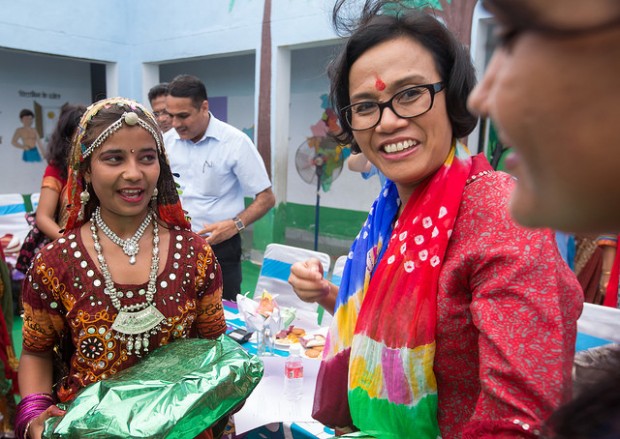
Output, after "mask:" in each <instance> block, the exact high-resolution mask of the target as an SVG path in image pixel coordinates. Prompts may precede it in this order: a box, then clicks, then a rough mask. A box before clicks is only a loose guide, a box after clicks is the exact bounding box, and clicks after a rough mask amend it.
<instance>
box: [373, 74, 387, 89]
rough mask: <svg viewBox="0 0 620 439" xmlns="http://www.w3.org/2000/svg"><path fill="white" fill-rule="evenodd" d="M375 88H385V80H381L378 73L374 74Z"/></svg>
mask: <svg viewBox="0 0 620 439" xmlns="http://www.w3.org/2000/svg"><path fill="white" fill-rule="evenodd" d="M375 88H376V89H377V91H383V90H385V82H383V80H382V79H381V77H380V76H379V75H376V77H375Z"/></svg>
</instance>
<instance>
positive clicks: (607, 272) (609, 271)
mask: <svg viewBox="0 0 620 439" xmlns="http://www.w3.org/2000/svg"><path fill="white" fill-rule="evenodd" d="M603 274H606V275H608V276H609V275H610V274H611V270H608V271H603Z"/></svg>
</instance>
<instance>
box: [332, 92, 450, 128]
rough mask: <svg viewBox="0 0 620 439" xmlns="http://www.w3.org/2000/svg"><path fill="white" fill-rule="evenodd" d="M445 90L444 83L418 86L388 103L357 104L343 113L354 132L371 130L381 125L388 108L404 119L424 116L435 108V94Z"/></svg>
mask: <svg viewBox="0 0 620 439" xmlns="http://www.w3.org/2000/svg"><path fill="white" fill-rule="evenodd" d="M443 89H444V85H443V82H436V83H434V84H423V85H416V86H415V87H410V88H408V89H405V90H403V91H399V92H398V93H396V94H395V95H394V96H392V98H391V99H390V100H388V101H386V102H372V101H364V102H357V103H355V104H351V105H348V106H346V107H344V108H343V109H342V110H341V112H342V114H343V115H344V117H345V119H346V120H347V122H348V124H349V127H350V128H351V129H352V130H353V131H363V130H369V129H371V128H374V127H376V126H377V125H379V122H381V117H382V116H383V110H384V109H386V108H389V109H390V110H392V111H393V112H394V114H396V115H397V116H398V117H402V118H404V119H411V118H412V117H417V116H421V115H423V114H424V113H426V112H427V111H429V110H430V109H431V108H433V102H434V101H435V94H436V93H439V92H440V91H441V90H443Z"/></svg>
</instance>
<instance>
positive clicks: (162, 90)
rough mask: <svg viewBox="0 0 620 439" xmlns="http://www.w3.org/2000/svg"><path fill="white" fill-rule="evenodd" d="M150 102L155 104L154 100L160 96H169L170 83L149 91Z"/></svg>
mask: <svg viewBox="0 0 620 439" xmlns="http://www.w3.org/2000/svg"><path fill="white" fill-rule="evenodd" d="M148 96H149V102H150V103H151V105H152V104H153V100H154V99H156V98H158V97H160V96H168V83H167V82H162V83H161V84H157V85H154V86H153V87H151V89H150V90H149V95H148Z"/></svg>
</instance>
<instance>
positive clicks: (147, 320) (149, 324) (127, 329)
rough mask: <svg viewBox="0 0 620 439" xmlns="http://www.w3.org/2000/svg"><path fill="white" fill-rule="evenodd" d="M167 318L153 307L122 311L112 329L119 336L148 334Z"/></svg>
mask: <svg viewBox="0 0 620 439" xmlns="http://www.w3.org/2000/svg"><path fill="white" fill-rule="evenodd" d="M164 319H165V317H164V315H163V314H162V313H161V311H159V310H158V309H157V308H155V307H154V306H153V305H148V306H147V307H146V308H144V309H142V310H140V311H131V312H130V311H125V310H121V311H119V312H118V315H117V316H116V318H115V319H114V323H112V329H113V330H114V331H116V332H118V333H119V334H125V335H137V334H143V333H144V332H148V331H150V330H151V329H153V328H155V327H156V326H157V325H159V324H160V323H161V322H162V320H164Z"/></svg>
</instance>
